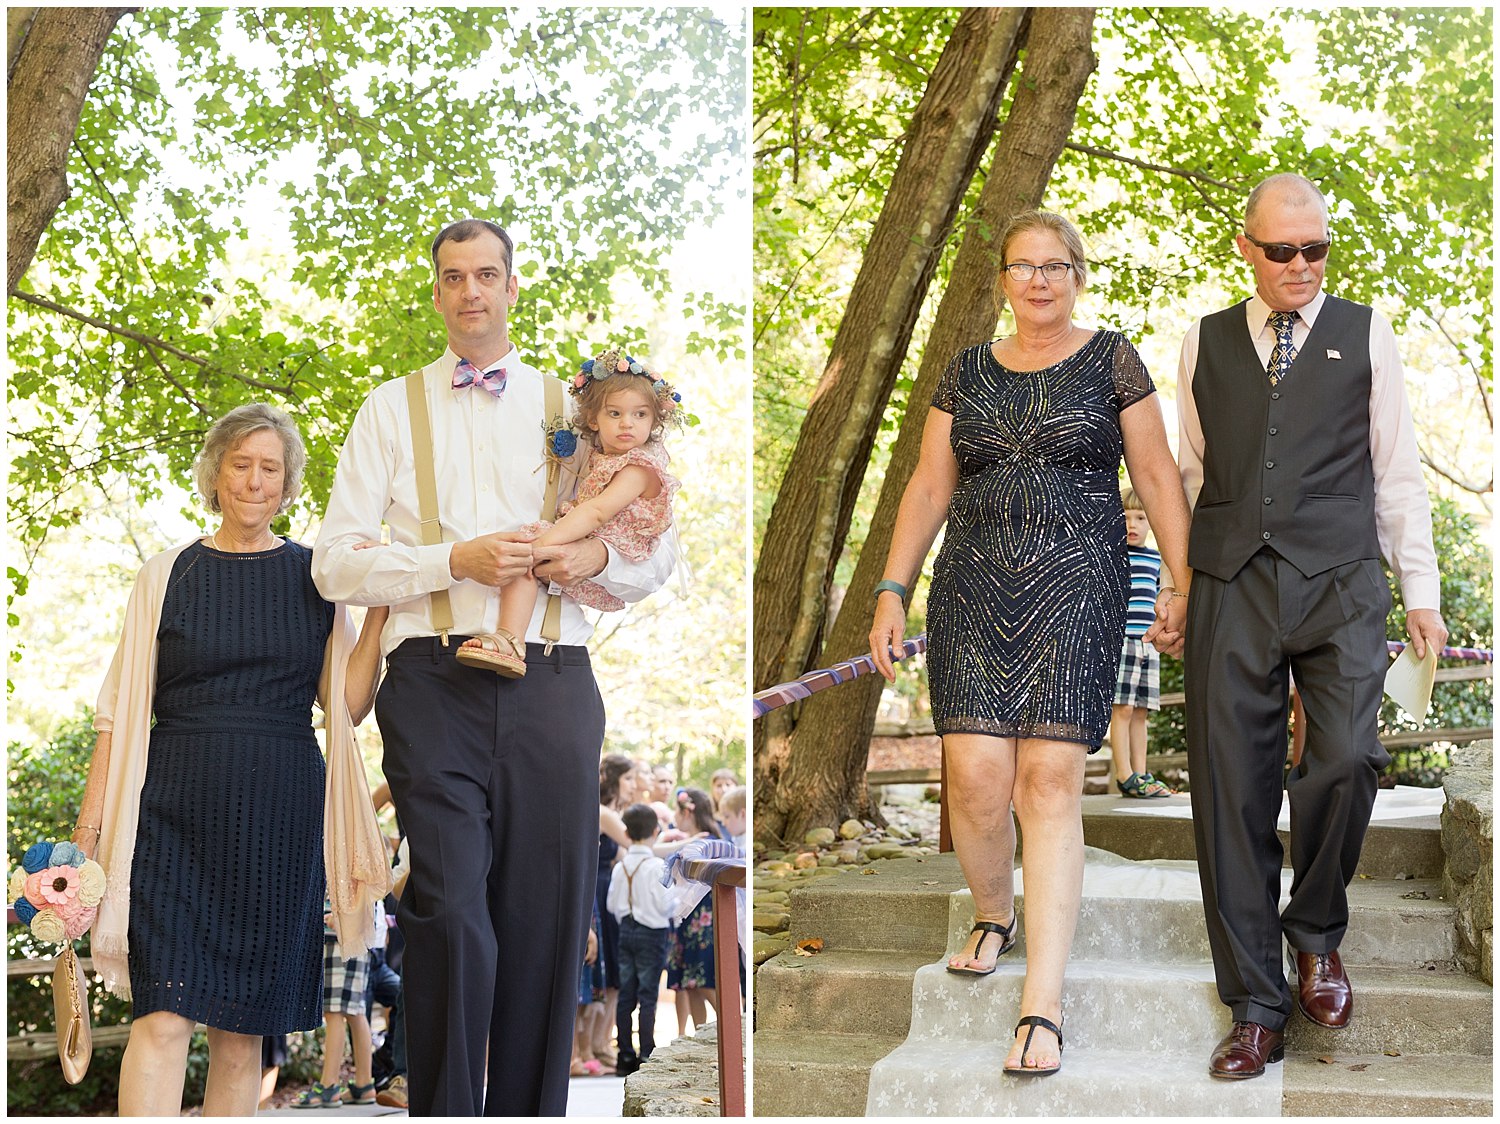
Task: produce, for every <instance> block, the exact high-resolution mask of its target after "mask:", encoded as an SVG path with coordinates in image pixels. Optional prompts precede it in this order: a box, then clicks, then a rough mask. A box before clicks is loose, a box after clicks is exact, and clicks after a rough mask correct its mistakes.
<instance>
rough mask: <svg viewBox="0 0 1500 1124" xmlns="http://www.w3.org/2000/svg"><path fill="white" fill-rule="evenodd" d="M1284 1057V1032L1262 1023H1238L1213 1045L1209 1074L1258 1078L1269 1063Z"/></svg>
mask: <svg viewBox="0 0 1500 1124" xmlns="http://www.w3.org/2000/svg"><path fill="white" fill-rule="evenodd" d="M1281 1057H1282V1049H1281V1031H1279V1030H1272V1029H1271V1028H1270V1027H1268V1026H1261V1025H1260V1023H1251V1022H1237V1023H1235V1024H1234V1026H1232V1027H1230V1029H1229V1033H1228V1034H1226V1035H1225V1036H1224V1038H1223V1040H1222V1041H1221V1042H1220V1043H1219V1044H1218V1045H1217V1046H1215V1047H1214V1053H1213V1057H1211V1058H1209V1059H1208V1073H1209V1076H1210V1077H1223V1078H1225V1079H1227V1080H1229V1081H1242V1080H1244V1079H1245V1078H1247V1077H1259V1076H1260V1075H1261V1074H1262V1073H1264V1072H1265V1071H1266V1063H1267V1062H1279V1061H1280V1060H1281Z"/></svg>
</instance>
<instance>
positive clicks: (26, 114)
mask: <svg viewBox="0 0 1500 1124" xmlns="http://www.w3.org/2000/svg"><path fill="white" fill-rule="evenodd" d="M128 11H130V9H129V8H42V9H40V10H39V11H38V12H37V13H36V16H35V18H34V19H33V20H32V21H31V24H30V27H29V29H26V30H25V37H24V39H21V40H20V42H19V43H17V42H16V41H15V39H14V38H13V40H12V43H11V45H10V54H11V65H10V80H9V84H8V89H7V94H8V96H9V98H10V112H9V118H8V127H9V129H10V137H9V140H8V141H7V144H6V158H7V159H8V160H9V162H10V173H9V175H10V180H9V186H10V207H9V211H8V216H9V226H10V230H9V235H8V240H7V243H6V254H7V259H6V277H5V292H6V294H7V295H8V294H10V293H13V292H15V290H16V284H17V282H19V281H20V280H21V278H22V277H23V276H24V275H25V273H26V270H27V269H28V268H29V267H30V265H31V259H32V257H33V256H35V254H36V248H37V245H38V243H40V242H41V240H42V232H43V231H45V230H46V229H47V225H48V224H49V223H50V222H51V221H52V216H53V214H54V213H55V212H56V211H57V208H58V206H59V205H60V204H61V203H62V201H63V200H64V199H66V198H67V197H68V178H67V170H68V149H69V147H70V146H71V145H72V143H73V134H74V133H75V132H77V130H78V118H79V116H80V115H81V114H82V112H83V99H84V98H85V97H86V96H87V94H88V90H89V82H90V81H92V80H93V77H94V71H95V70H96V69H97V68H98V66H99V58H100V56H101V55H103V54H104V44H105V43H106V42H107V41H108V39H109V36H110V33H111V32H112V31H114V28H115V24H116V23H118V22H119V20H120V17H121V16H123V15H124V14H125V13H126V12H128ZM10 30H11V34H12V36H13V37H14V36H15V35H16V31H17V29H16V27H15V23H14V21H12V22H11V27H10Z"/></svg>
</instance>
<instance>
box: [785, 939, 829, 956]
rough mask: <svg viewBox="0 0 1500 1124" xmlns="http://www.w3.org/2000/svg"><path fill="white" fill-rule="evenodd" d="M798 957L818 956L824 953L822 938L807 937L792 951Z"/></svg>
mask: <svg viewBox="0 0 1500 1124" xmlns="http://www.w3.org/2000/svg"><path fill="white" fill-rule="evenodd" d="M792 951H793V952H795V953H796V954H797V955H798V956H816V955H817V954H818V953H820V952H822V951H823V938H822V937H807V938H805V939H803V940H800V941H798V942H797V947H796V948H794V949H792Z"/></svg>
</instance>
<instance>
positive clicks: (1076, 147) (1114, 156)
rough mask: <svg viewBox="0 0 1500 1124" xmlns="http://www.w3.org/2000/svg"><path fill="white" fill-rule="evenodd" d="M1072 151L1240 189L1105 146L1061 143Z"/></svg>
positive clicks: (1233, 189) (1193, 172)
mask: <svg viewBox="0 0 1500 1124" xmlns="http://www.w3.org/2000/svg"><path fill="white" fill-rule="evenodd" d="M1063 147H1064V148H1070V149H1072V150H1073V151H1074V152H1082V153H1084V154H1085V155H1086V156H1098V157H1101V158H1102V159H1105V160H1118V161H1120V163H1122V164H1134V165H1135V166H1136V167H1137V168H1145V169H1146V171H1148V172H1165V173H1166V174H1168V175H1172V176H1182V177H1183V178H1184V179H1189V180H1198V181H1200V182H1201V183H1206V184H1211V185H1212V186H1214V187H1222V188H1223V189H1224V190H1225V191H1239V190H1240V189H1239V188H1238V187H1236V186H1235V185H1234V184H1232V183H1225V182H1224V181H1223V180H1216V179H1214V178H1213V177H1212V176H1206V175H1204V174H1203V173H1202V172H1195V171H1193V169H1191V168H1173V167H1169V166H1167V165H1165V164H1152V163H1151V162H1150V161H1148V160H1138V159H1137V158H1136V157H1134V156H1126V155H1125V154H1124V153H1123V152H1111V151H1110V150H1109V149H1107V148H1095V147H1094V146H1093V145H1091V144H1078V143H1077V142H1075V141H1068V142H1067V143H1066V144H1064V145H1063Z"/></svg>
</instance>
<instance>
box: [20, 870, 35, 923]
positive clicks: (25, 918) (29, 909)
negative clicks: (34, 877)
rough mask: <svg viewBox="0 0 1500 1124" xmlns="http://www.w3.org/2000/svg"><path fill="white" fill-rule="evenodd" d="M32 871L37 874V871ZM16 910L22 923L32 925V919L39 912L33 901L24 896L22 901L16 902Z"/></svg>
mask: <svg viewBox="0 0 1500 1124" xmlns="http://www.w3.org/2000/svg"><path fill="white" fill-rule="evenodd" d="M32 873H33V874H35V873H36V872H35V871H32ZM15 910H16V920H17V921H19V922H20V923H21V924H22V925H30V924H31V919H32V918H33V917H35V916H36V914H37V908H36V906H34V905H32V904H31V901H30V900H29V899H27V898H22V899H21V900H20V901H18V902H16V905H15Z"/></svg>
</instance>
